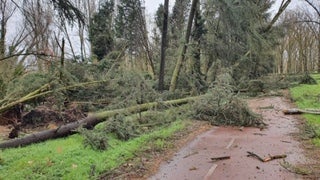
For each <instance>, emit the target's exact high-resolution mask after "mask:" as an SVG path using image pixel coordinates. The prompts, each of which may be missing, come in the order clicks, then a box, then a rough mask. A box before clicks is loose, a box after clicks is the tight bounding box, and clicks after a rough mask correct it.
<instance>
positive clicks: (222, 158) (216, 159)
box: [210, 156, 231, 162]
mask: <svg viewBox="0 0 320 180" xmlns="http://www.w3.org/2000/svg"><path fill="white" fill-rule="evenodd" d="M230 158H231V157H230V156H221V157H214V158H210V159H211V162H216V161H221V160H226V159H230Z"/></svg>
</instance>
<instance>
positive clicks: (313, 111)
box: [282, 109, 320, 115]
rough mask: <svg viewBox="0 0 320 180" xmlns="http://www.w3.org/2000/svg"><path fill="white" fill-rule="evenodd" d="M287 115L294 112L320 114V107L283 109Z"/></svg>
mask: <svg viewBox="0 0 320 180" xmlns="http://www.w3.org/2000/svg"><path fill="white" fill-rule="evenodd" d="M282 112H283V113H284V114H285V115H293V114H304V113H306V114H315V115H320V109H306V110H303V109H286V110H283V111H282Z"/></svg>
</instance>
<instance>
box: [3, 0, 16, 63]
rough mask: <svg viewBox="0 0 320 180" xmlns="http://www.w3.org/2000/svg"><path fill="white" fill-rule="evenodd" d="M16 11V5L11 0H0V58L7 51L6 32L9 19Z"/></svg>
mask: <svg viewBox="0 0 320 180" xmlns="http://www.w3.org/2000/svg"><path fill="white" fill-rule="evenodd" d="M15 11H16V6H14V4H13V3H12V2H11V1H9V0H1V2H0V58H1V57H4V56H5V52H6V44H5V41H6V34H7V24H8V20H9V19H10V18H11V17H12V15H13V14H14V12H15Z"/></svg>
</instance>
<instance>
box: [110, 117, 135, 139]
mask: <svg viewBox="0 0 320 180" xmlns="http://www.w3.org/2000/svg"><path fill="white" fill-rule="evenodd" d="M137 126H138V123H136V122H134V121H132V120H130V119H126V117H125V116H124V115H117V116H115V117H112V118H111V119H109V120H108V124H107V125H106V130H105V131H106V132H110V133H114V134H115V135H116V136H117V138H118V139H120V140H129V139H130V138H133V137H137V136H138V135H139V134H140V132H139V130H138V127H137Z"/></svg>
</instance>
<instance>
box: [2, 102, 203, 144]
mask: <svg viewBox="0 0 320 180" xmlns="http://www.w3.org/2000/svg"><path fill="white" fill-rule="evenodd" d="M198 97H200V96H195V97H188V98H183V99H176V100H170V101H164V102H151V103H145V104H140V105H136V106H131V107H128V108H122V109H116V110H110V111H104V112H99V113H94V114H92V115H89V116H88V117H86V118H84V119H81V120H79V121H76V122H72V123H69V124H65V125H62V126H60V127H58V128H56V129H50V130H45V131H41V132H38V133H34V134H30V135H27V136H24V137H22V138H17V139H12V140H9V141H6V142H3V143H1V144H0V149H5V148H13V147H19V146H26V145H29V144H32V143H37V142H42V141H45V140H48V139H54V138H59V137H65V136H68V135H71V134H74V133H76V131H74V130H75V129H77V128H79V127H83V128H92V127H94V126H95V125H97V124H98V123H101V122H103V121H106V119H107V118H108V117H112V116H115V115H117V114H124V113H126V114H132V113H138V112H143V111H147V110H149V109H152V108H155V107H158V106H166V107H170V106H178V105H182V104H186V103H188V102H190V101H194V100H195V99H197V98H198Z"/></svg>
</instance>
